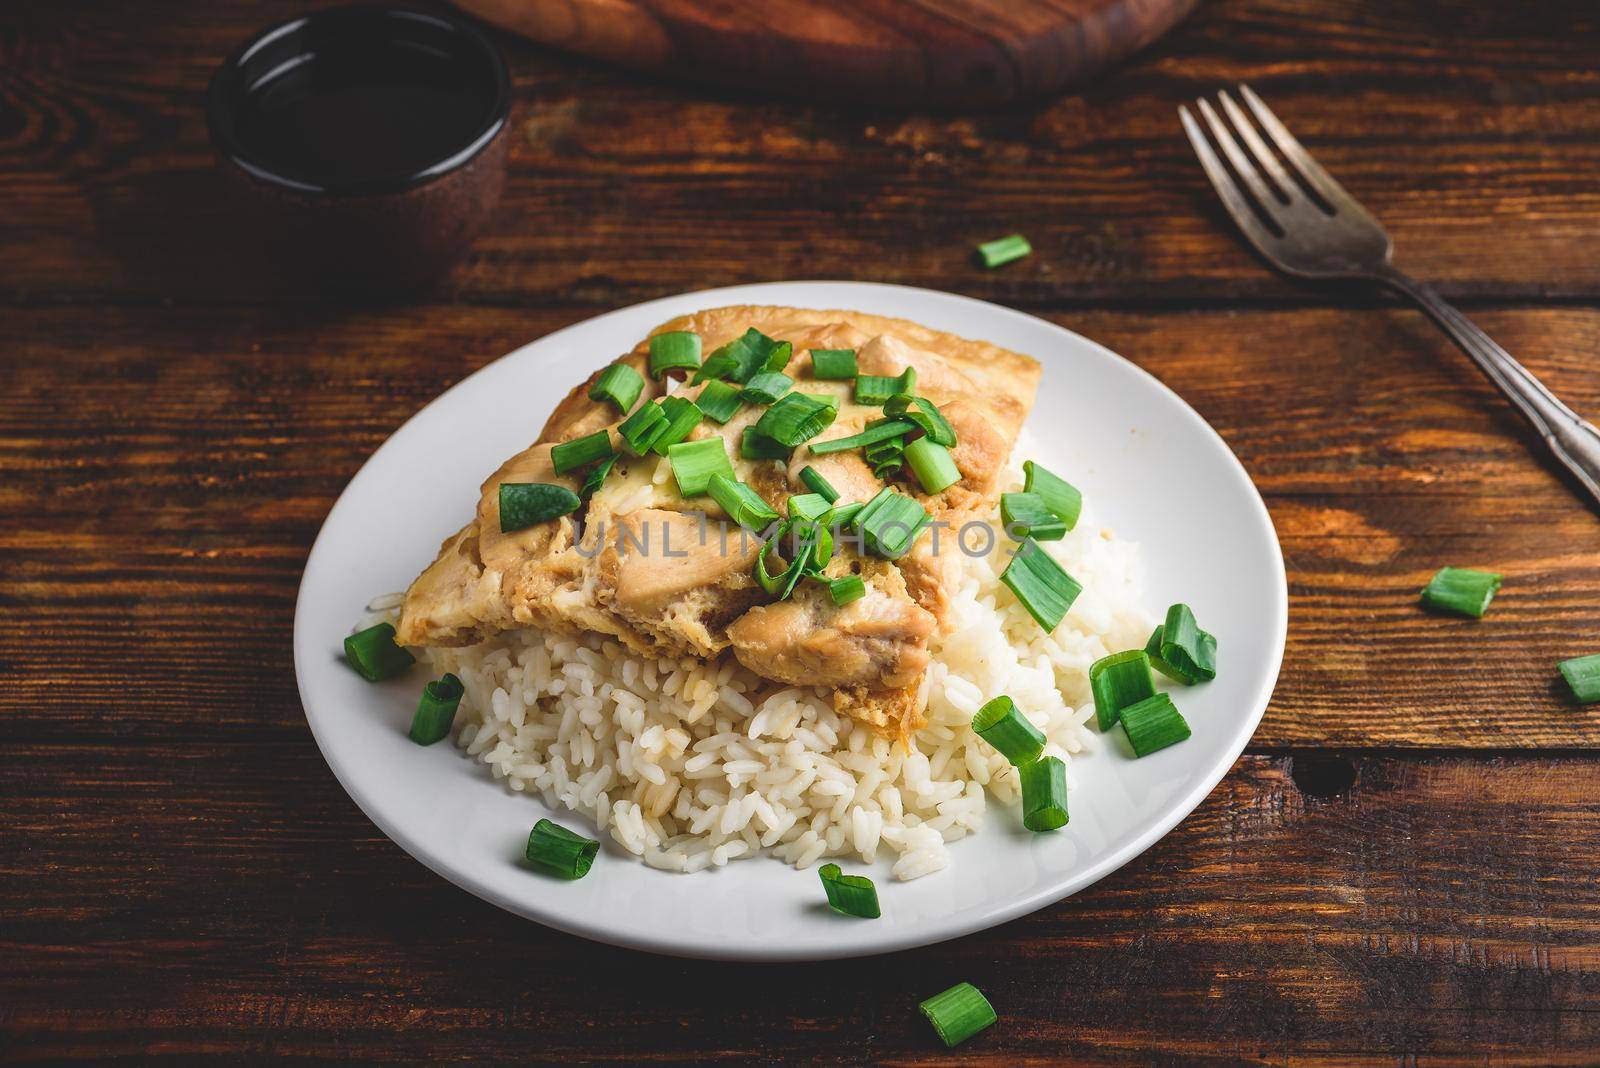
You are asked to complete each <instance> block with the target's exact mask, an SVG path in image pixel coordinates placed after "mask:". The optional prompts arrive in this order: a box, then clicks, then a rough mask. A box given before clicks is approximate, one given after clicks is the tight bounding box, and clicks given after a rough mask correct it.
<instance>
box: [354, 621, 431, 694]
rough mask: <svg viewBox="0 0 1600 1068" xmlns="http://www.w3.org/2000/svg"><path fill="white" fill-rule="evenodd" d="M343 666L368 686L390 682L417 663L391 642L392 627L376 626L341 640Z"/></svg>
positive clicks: (386, 624) (392, 637) (392, 640)
mask: <svg viewBox="0 0 1600 1068" xmlns="http://www.w3.org/2000/svg"><path fill="white" fill-rule="evenodd" d="M344 659H345V663H347V664H349V665H350V666H351V667H352V668H354V669H355V672H356V674H357V675H360V676H361V677H362V678H364V679H366V680H367V681H368V682H382V681H383V680H384V679H392V678H394V677H395V676H396V675H398V674H400V673H401V672H402V671H404V670H405V669H406V668H408V667H410V666H411V665H412V664H415V663H416V662H417V658H416V657H414V656H412V655H411V654H410V653H408V652H406V650H405V649H403V648H401V647H400V645H399V644H397V643H396V642H395V640H394V627H392V626H390V625H389V624H388V623H379V624H378V625H377V626H374V627H368V628H367V629H366V630H361V631H357V632H356V633H354V634H352V635H350V637H348V638H346V639H345V640H344Z"/></svg>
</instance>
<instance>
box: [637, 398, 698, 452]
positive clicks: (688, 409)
mask: <svg viewBox="0 0 1600 1068" xmlns="http://www.w3.org/2000/svg"><path fill="white" fill-rule="evenodd" d="M661 412H662V414H663V415H665V416H666V417H667V425H666V426H665V427H663V428H662V430H661V433H660V434H658V435H656V440H654V441H652V442H651V443H650V451H651V452H654V453H656V454H657V455H658V456H665V455H666V454H667V450H668V449H670V448H671V447H672V446H674V445H676V444H677V443H678V442H680V441H683V440H685V439H686V438H688V436H689V435H690V434H691V433H693V432H694V428H695V427H697V426H699V425H700V424H701V423H702V422H704V421H705V417H706V416H705V413H704V412H702V411H701V410H700V409H699V408H698V407H697V406H696V405H695V403H694V401H692V400H687V399H685V398H683V397H663V398H662V399H661Z"/></svg>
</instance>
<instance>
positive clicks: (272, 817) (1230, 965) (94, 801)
mask: <svg viewBox="0 0 1600 1068" xmlns="http://www.w3.org/2000/svg"><path fill="white" fill-rule="evenodd" d="M270 629H273V630H274V631H277V630H278V629H279V628H278V627H277V625H276V624H273V625H271V628H270ZM280 637H281V639H282V641H283V643H284V645H285V646H286V643H287V630H286V628H284V629H283V630H282V631H281V634H280ZM275 666H281V668H282V669H283V670H282V671H281V672H279V677H281V678H282V679H284V680H287V679H288V671H287V667H288V665H287V655H286V654H285V655H284V656H283V657H282V663H281V665H275ZM291 691H292V686H289V685H287V683H286V684H285V685H284V686H282V687H278V686H274V687H273V688H272V690H271V691H269V692H267V693H264V694H262V695H260V697H259V698H258V699H257V700H256V701H254V702H253V706H252V707H253V712H252V718H253V720H254V722H253V724H252V725H250V726H245V725H242V724H241V725H229V726H227V727H224V726H222V725H219V724H215V723H209V722H206V721H205V720H204V719H203V718H196V720H195V721H194V722H193V723H192V726H186V725H184V724H182V723H181V722H180V721H179V720H178V719H176V718H173V719H170V720H169V721H168V722H167V723H166V724H165V729H162V730H155V729H147V730H143V731H140V732H139V733H140V737H139V738H138V743H139V744H137V745H135V744H131V742H132V739H127V738H121V737H118V736H117V733H118V731H117V728H115V727H112V726H111V722H112V719H113V718H112V717H106V726H105V727H103V728H98V729H95V728H91V730H90V731H89V732H88V733H87V734H84V733H80V732H78V731H77V730H74V729H70V728H68V727H67V725H65V724H60V723H54V722H52V720H51V719H50V718H49V717H45V716H37V715H27V716H26V717H25V725H24V726H23V728H22V730H21V731H20V732H19V733H14V734H13V736H12V737H11V739H10V745H9V746H8V757H9V759H8V760H6V761H5V762H4V763H0V789H3V793H4V796H5V797H6V798H7V817H8V825H7V826H8V838H7V840H8V841H9V842H11V843H13V844H14V843H17V842H19V841H21V840H23V838H22V836H26V837H25V840H26V841H27V842H28V847H27V849H26V851H25V852H24V851H22V850H20V849H14V848H13V849H8V852H7V855H5V856H4V857H3V858H0V860H3V863H4V867H5V870H6V873H7V875H8V876H11V877H10V878H7V879H5V880H4V881H3V882H0V941H3V944H4V947H5V952H4V953H3V954H0V1006H3V1008H0V1023H3V1027H4V1033H5V1035H6V1043H7V1044H6V1046H5V1047H4V1048H3V1050H0V1052H4V1053H6V1054H7V1055H8V1056H9V1059H12V1060H15V1061H19V1062H21V1061H27V1060H32V1059H38V1060H46V1059H53V1058H58V1057H79V1058H86V1059H95V1060H104V1059H106V1058H110V1057H113V1056H126V1055H160V1056H164V1057H251V1058H263V1057H288V1056H293V1057H308V1058H317V1059H326V1058H331V1057H344V1056H349V1055H352V1054H354V1055H356V1056H359V1057H361V1058H363V1059H372V1060H383V1059H394V1060H407V1061H430V1062H436V1061H442V1060H445V1059H450V1058H477V1059H482V1058H491V1059H504V1058H510V1059H515V1060H517V1061H519V1062H526V1061H540V1062H545V1063H557V1062H568V1061H573V1060H577V1061H589V1062H600V1063H621V1062H632V1063H642V1062H662V1063H665V1062H677V1061H683V1062H688V1061H697V1062H700V1063H705V1062H708V1061H713V1060H725V1061H729V1062H735V1063H748V1062H760V1063H774V1062H777V1061H779V1060H783V1059H794V1060H799V1061H803V1062H819V1061H820V1062H828V1063H884V1062H895V1063H909V1062H936V1061H938V1062H948V1059H949V1058H948V1056H947V1055H946V1054H944V1052H943V1051H942V1050H941V1049H940V1048H939V1046H938V1045H937V1042H936V1041H935V1039H934V1037H933V1035H932V1033H931V1031H930V1030H929V1029H928V1027H927V1024H926V1023H925V1021H924V1020H923V1019H922V1017H921V1016H920V1015H919V1014H918V1012H917V1010H916V1003H917V1001H919V1000H920V999H921V998H923V997H926V996H928V995H929V994H931V993H934V992H937V991H938V990H941V989H943V988H945V987H946V986H948V985H950V984H952V983H954V982H957V981H968V982H972V983H974V984H976V985H977V986H978V987H979V988H981V989H982V990H984V991H985V993H986V994H987V995H988V996H989V997H990V999H991V1000H992V1001H993V1003H994V1005H995V1007H996V1009H997V1010H998V1012H999V1015H1000V1022H999V1024H998V1025H997V1026H996V1027H994V1028H993V1029H992V1030H991V1031H989V1032H988V1033H986V1034H984V1035H983V1036H981V1037H979V1038H977V1039H974V1040H973V1041H972V1042H971V1043H969V1044H968V1045H967V1046H964V1047H962V1049H961V1050H960V1060H961V1062H962V1063H986V1064H994V1065H1002V1064H1018V1063H1024V1062H1030V1061H1031V1062H1032V1063H1046V1062H1047V1061H1053V1062H1057V1063H1059V1062H1062V1061H1067V1062H1071V1063H1082V1064H1106V1065H1111V1064H1128V1063H1155V1062H1161V1063H1181V1064H1186V1065H1189V1064H1218V1065H1221V1064H1239V1063H1260V1064H1361V1065H1380V1064H1381V1065H1393V1064H1397V1063H1422V1064H1435V1063H1439V1064H1453V1063H1467V1062H1470V1063H1484V1062H1486V1061H1487V1062H1491V1063H1495V1064H1508V1065H1552V1064H1573V1065H1577V1064H1592V1063H1594V1062H1595V1060H1596V1058H1600V1011H1597V1010H1600V888H1597V886H1596V883H1595V880H1594V879H1593V872H1594V870H1595V867H1596V865H1600V832H1596V830H1595V828H1596V826H1597V820H1596V817H1597V816H1600V799H1597V797H1596V794H1595V791H1594V786H1593V784H1594V781H1595V775H1596V774H1597V773H1600V765H1597V764H1596V758H1594V757H1585V758H1581V759H1576V760H1574V759H1559V760H1558V759H1549V758H1544V757H1537V756H1522V757H1502V758H1497V759H1495V760H1492V761H1478V760H1463V759H1460V758H1453V757H1447V756H1437V757H1422V758H1417V757H1405V756H1378V755H1373V756H1365V757H1360V758H1358V759H1356V760H1355V762H1354V771H1355V776H1356V777H1355V782H1354V785H1353V786H1351V787H1350V788H1349V789H1348V790H1347V791H1345V792H1343V793H1340V794H1338V795H1335V796H1333V797H1329V798H1318V797H1315V796H1312V795H1310V794H1308V793H1306V792H1305V791H1303V790H1302V789H1301V788H1300V787H1299V786H1298V785H1297V784H1296V780H1297V779H1299V780H1302V781H1306V782H1309V783H1312V784H1313V786H1314V785H1315V782H1316V780H1317V775H1316V772H1315V768H1314V767H1313V766H1312V764H1311V762H1312V761H1314V760H1321V759H1324V758H1311V757H1290V756H1248V757H1245V758H1244V759H1243V760H1241V761H1240V763H1239V764H1238V765H1237V766H1236V767H1235V768H1234V769H1233V771H1232V772H1231V773H1230V775H1229V776H1228V778H1227V779H1226V780H1225V781H1224V783H1223V785H1222V786H1221V787H1219V788H1218V790H1217V791H1216V792H1215V793H1214V794H1213V795H1212V796H1211V798H1210V799H1209V800H1207V801H1206V802H1205V803H1204V804H1203V805H1201V807H1200V808H1199V809H1198V810H1197V811H1196V813H1195V814H1194V815H1193V816H1191V817H1190V818H1189V819H1188V820H1187V821H1185V822H1184V823H1183V824H1182V825H1181V826H1180V827H1179V828H1178V829H1177V830H1176V831H1174V832H1173V833H1172V834H1171V835H1170V836H1169V837H1168V838H1166V839H1165V840H1163V841H1162V842H1161V843H1159V844H1158V845H1156V846H1155V847H1153V848H1152V849H1151V850H1150V851H1149V852H1148V853H1146V854H1145V855H1144V856H1142V857H1140V858H1139V859H1138V860H1135V861H1134V862H1132V863H1130V864H1129V865H1128V866H1127V867H1125V868H1123V869H1122V870H1121V871H1119V872H1117V873H1116V874H1114V875H1112V876H1110V877H1108V878H1106V879H1105V880H1104V881H1102V882H1101V883H1099V884H1098V885H1097V886H1095V887H1093V888H1092V889H1090V890H1088V891H1086V892H1084V893H1082V894H1080V895H1078V896H1076V897H1074V898H1072V899H1070V900H1068V901H1066V902H1064V903H1062V904H1059V905H1055V906H1052V907H1049V908H1046V909H1044V910H1041V911H1040V912H1038V913H1036V914H1035V915H1033V916H1030V917H1028V918H1026V919H1023V920H1019V921H1016V922H1014V923H1011V924H1009V925H1007V926H1005V927H1002V928H1000V929H998V930H996V931H994V932H991V933H989V934H987V935H982V936H975V937H970V938H966V939H962V940H959V941H956V942H952V943H948V944H946V945H944V946H937V947H930V948H927V949H922V950H916V951H912V952H908V953H901V954H895V955H892V956H889V957H881V958H874V959H868V960H863V961H857V962H852V963H849V964H845V965H839V964H823V965H789V966H781V967H753V966H729V965H718V964H708V963H700V962H692V961H674V960H668V959H664V958H658V957H650V956H646V955H642V954H637V953H628V952H624V951H620V950H613V949H609V948H607V947H604V946H599V945H593V944H588V943H584V942H580V941H578V940H577V939H574V938H571V937H568V936H565V935H561V934H557V933H555V932H552V931H549V930H546V929H544V928H541V927H539V926H537V925H535V924H531V923H528V922H526V921H524V920H521V919H519V918H517V917H514V916H511V915H509V914H506V913H504V912H501V911H499V910H497V909H495V908H494V907H492V906H490V905H488V904H486V903H484V902H481V901H478V900H476V899H474V898H472V897H470V896H468V895H467V894H466V893H464V892H462V891H460V890H458V889H456V888H455V887H453V886H450V885H449V884H447V883H445V882H444V881H443V880H441V879H438V878H436V877H434V876H433V875H431V874H430V873H428V872H427V871H426V870H425V869H423V868H422V867H421V866H420V865H418V864H416V863H415V862H414V861H412V860H411V859H409V858H408V857H406V856H405V855H404V854H403V853H401V852H400V850H399V849H398V848H397V847H395V846H394V845H393V844H391V843H390V842H388V841H387V840H385V839H384V838H382V837H381V836H380V835H378V834H377V832H376V831H374V830H373V829H372V828H371V826H370V825H369V824H368V823H367V822H366V820H365V819H364V818H363V817H362V816H361V814H360V813H359V812H358V811H357V810H356V809H355V808H354V806H353V805H351V803H350V802H349V800H348V799H347V798H346V797H345V796H344V794H343V793H342V792H341V790H340V789H339V786H338V784H337V783H336V782H335V781H334V780H333V777H332V776H331V775H330V774H328V773H327V771H326V769H325V768H323V766H322V765H321V762H320V761H319V760H318V759H317V754H316V750H315V748H314V746H313V745H312V743H311V740H310V738H309V737H308V736H307V733H306V731H305V728H304V724H303V723H302V722H301V719H300V714H299V710H298V707H297V706H296V703H295V701H294V699H293V695H292V692H291ZM151 727H152V728H153V727H154V725H151ZM152 757H157V758H159V759H158V760H152V759H151V758H152ZM19 758H21V759H19ZM64 828H70V831H64ZM1553 841H1559V842H1560V843H1561V847H1560V848H1552V847H1551V843H1552V842H1553ZM614 862H617V863H620V861H614ZM17 876H25V877H17ZM534 877H535V876H531V875H530V878H534ZM598 877H603V864H602V865H601V866H599V867H597V868H596V869H595V872H594V873H593V874H592V875H591V876H590V878H598ZM795 877H796V878H806V877H812V878H814V876H805V875H800V874H797V875H796V876H795ZM110 887H122V888H127V890H128V892H126V893H117V894H112V893H108V892H107V890H108V888H110ZM883 899H884V902H885V907H886V908H887V909H893V907H894V887H893V886H886V887H884V888H883Z"/></svg>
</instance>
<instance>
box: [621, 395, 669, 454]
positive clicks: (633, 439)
mask: <svg viewBox="0 0 1600 1068" xmlns="http://www.w3.org/2000/svg"><path fill="white" fill-rule="evenodd" d="M666 430H667V413H666V412H664V411H662V410H661V405H659V404H657V403H656V402H655V401H653V400H650V401H645V402H644V403H643V404H641V405H639V410H638V411H636V412H634V413H633V414H632V415H630V416H628V418H626V419H624V420H623V421H622V422H621V423H620V424H618V426H617V433H618V434H620V435H621V436H622V442H623V444H624V445H626V446H627V449H628V451H629V452H631V453H633V454H634V455H635V456H643V455H644V454H645V453H647V452H649V451H650V446H652V445H654V444H655V443H656V438H659V437H660V436H661V435H662V434H664V433H666Z"/></svg>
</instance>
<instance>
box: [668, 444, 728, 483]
mask: <svg viewBox="0 0 1600 1068" xmlns="http://www.w3.org/2000/svg"><path fill="white" fill-rule="evenodd" d="M667 459H668V460H670V461H672V477H673V478H674V479H676V480H677V482H678V493H679V495H681V496H684V497H698V496H700V495H701V494H703V493H705V492H706V490H707V489H709V488H710V486H711V479H712V476H714V475H726V476H727V477H728V478H733V477H734V474H733V464H732V463H731V462H730V461H729V460H728V449H727V446H726V445H725V444H724V443H723V441H722V439H721V438H701V439H700V440H699V441H683V442H679V443H678V444H676V445H674V446H672V447H671V448H669V449H668V450H667Z"/></svg>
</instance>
